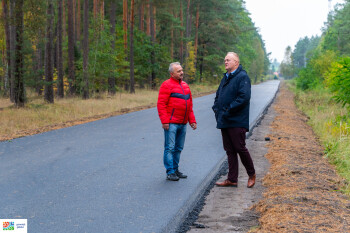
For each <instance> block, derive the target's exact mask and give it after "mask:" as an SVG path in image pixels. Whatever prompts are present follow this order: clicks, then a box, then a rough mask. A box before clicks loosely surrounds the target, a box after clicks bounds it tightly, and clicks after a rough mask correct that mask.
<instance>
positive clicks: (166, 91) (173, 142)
mask: <svg viewBox="0 0 350 233" xmlns="http://www.w3.org/2000/svg"><path fill="white" fill-rule="evenodd" d="M169 72H170V75H171V77H170V79H168V80H165V81H164V82H163V83H162V85H161V86H160V88H159V95H158V102H157V109H158V115H159V119H160V121H161V123H162V127H163V129H164V139H165V141H164V156H163V161H164V166H165V169H166V173H167V179H168V180H171V181H178V180H179V178H187V176H186V175H184V174H183V173H182V172H180V171H179V162H180V153H181V151H182V149H183V147H184V144H185V136H186V126H187V123H188V122H189V123H190V125H191V127H192V129H196V128H197V123H196V118H195V116H194V113H193V103H192V94H191V90H190V88H189V86H188V85H187V83H185V82H184V81H182V79H183V74H184V72H183V70H182V67H181V65H180V63H179V62H173V63H171V64H170V66H169Z"/></svg>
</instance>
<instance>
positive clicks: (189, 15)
mask: <svg viewBox="0 0 350 233" xmlns="http://www.w3.org/2000/svg"><path fill="white" fill-rule="evenodd" d="M190 6H191V0H187V11H186V38H187V39H188V38H189V37H190V36H191V28H190V27H191V14H190Z"/></svg>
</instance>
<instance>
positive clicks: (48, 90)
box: [44, 0, 54, 103]
mask: <svg viewBox="0 0 350 233" xmlns="http://www.w3.org/2000/svg"><path fill="white" fill-rule="evenodd" d="M53 17H54V15H53V4H52V0H48V8H47V24H46V45H45V91H44V99H45V101H46V102H48V103H53V102H54V96H53V62H52V61H53V59H52V58H53Z"/></svg>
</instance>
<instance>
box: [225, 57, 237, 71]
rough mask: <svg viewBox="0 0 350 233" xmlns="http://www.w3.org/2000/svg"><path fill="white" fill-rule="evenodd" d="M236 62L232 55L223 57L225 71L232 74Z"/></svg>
mask: <svg viewBox="0 0 350 233" xmlns="http://www.w3.org/2000/svg"><path fill="white" fill-rule="evenodd" d="M236 63H237V60H236V58H235V57H234V56H233V55H232V54H229V55H227V56H226V57H225V69H226V71H227V72H232V71H234V70H235V69H236V65H237V64H236Z"/></svg>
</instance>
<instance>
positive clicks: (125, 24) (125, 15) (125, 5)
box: [123, 0, 129, 91]
mask: <svg viewBox="0 0 350 233" xmlns="http://www.w3.org/2000/svg"><path fill="white" fill-rule="evenodd" d="M123 30H124V52H125V61H128V57H127V54H128V51H127V50H128V1H127V0H123ZM125 69H127V67H125ZM125 81H126V82H125V86H124V89H125V90H126V91H128V90H129V82H128V81H127V80H125Z"/></svg>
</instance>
